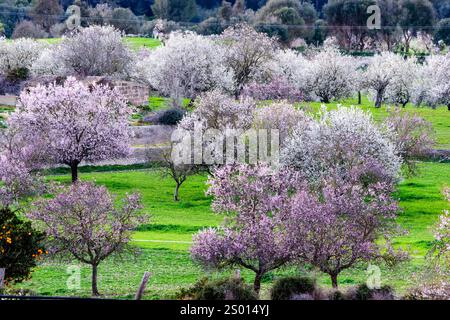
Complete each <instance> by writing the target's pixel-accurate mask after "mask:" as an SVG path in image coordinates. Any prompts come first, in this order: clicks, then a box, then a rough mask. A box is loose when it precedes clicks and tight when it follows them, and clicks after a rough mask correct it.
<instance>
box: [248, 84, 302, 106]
mask: <svg viewBox="0 0 450 320" xmlns="http://www.w3.org/2000/svg"><path fill="white" fill-rule="evenodd" d="M242 96H245V97H251V98H253V99H255V100H259V101H264V100H266V101H267V100H288V101H290V102H299V101H302V100H303V93H302V92H301V91H300V90H298V89H297V88H296V87H294V86H293V85H292V84H290V83H289V82H287V81H286V80H284V79H282V78H275V79H273V80H271V81H270V82H268V83H257V82H252V83H250V84H247V85H246V86H245V87H244V89H243V90H242Z"/></svg>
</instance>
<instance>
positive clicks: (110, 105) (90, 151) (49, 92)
mask: <svg viewBox="0 0 450 320" xmlns="http://www.w3.org/2000/svg"><path fill="white" fill-rule="evenodd" d="M20 102H21V105H20V106H19V107H18V108H17V109H16V111H15V112H14V113H13V114H12V115H11V117H10V118H9V119H8V125H9V126H10V127H11V128H14V129H15V130H17V131H19V132H20V134H21V135H22V136H23V137H24V139H25V141H28V143H29V144H30V145H32V144H33V143H34V142H35V141H43V143H41V146H42V147H43V148H44V149H45V153H46V158H47V160H48V161H49V162H50V163H54V164H65V165H68V166H70V168H71V170H72V180H73V181H76V180H77V179H78V165H79V164H80V163H81V162H82V161H99V160H105V159H111V158H116V157H121V156H124V155H128V154H129V152H130V138H131V131H130V129H129V126H128V117H129V115H130V113H131V110H130V108H129V107H128V106H127V105H126V103H125V100H124V98H123V97H122V96H121V95H120V94H119V92H118V91H117V90H116V89H110V88H109V87H107V86H103V85H97V84H95V85H93V86H92V87H88V86H86V85H84V84H82V83H81V82H78V81H76V80H75V79H74V78H68V79H67V80H66V82H65V83H64V85H63V86H58V85H56V84H51V85H49V86H46V87H45V86H41V85H38V86H37V87H34V88H30V89H29V90H28V91H24V92H22V94H21V95H20Z"/></svg>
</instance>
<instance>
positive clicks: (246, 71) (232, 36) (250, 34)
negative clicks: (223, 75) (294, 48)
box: [219, 24, 278, 97]
mask: <svg viewBox="0 0 450 320" xmlns="http://www.w3.org/2000/svg"><path fill="white" fill-rule="evenodd" d="M219 39H220V42H221V44H222V46H223V47H224V50H225V53H224V54H225V66H226V68H227V69H228V70H230V71H232V73H233V80H234V88H235V95H236V97H237V96H239V94H240V93H241V91H242V89H243V87H244V85H246V84H247V83H249V82H250V81H251V80H252V78H253V77H254V75H255V73H256V72H257V71H258V69H259V68H260V67H261V66H263V65H264V64H266V63H267V62H269V61H270V60H272V59H273V58H274V57H275V53H276V49H277V46H278V45H277V41H276V39H274V38H270V37H268V36H267V35H266V34H264V33H259V32H256V31H255V30H254V29H253V28H252V27H250V26H248V25H247V24H238V25H235V26H232V27H229V28H228V29H226V30H225V31H224V32H223V33H222V34H221V35H220V38H219Z"/></svg>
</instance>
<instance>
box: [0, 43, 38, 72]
mask: <svg viewBox="0 0 450 320" xmlns="http://www.w3.org/2000/svg"><path fill="white" fill-rule="evenodd" d="M0 41H1V40H0ZM41 49H42V45H41V44H40V43H38V42H36V41H34V40H31V39H17V40H14V41H1V43H0V74H2V75H4V76H5V77H7V78H8V80H10V81H19V80H24V79H26V78H27V77H28V74H29V71H30V68H31V66H32V64H33V62H34V61H35V60H36V59H37V58H38V57H39V54H40V50H41Z"/></svg>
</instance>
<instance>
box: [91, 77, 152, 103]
mask: <svg viewBox="0 0 450 320" xmlns="http://www.w3.org/2000/svg"><path fill="white" fill-rule="evenodd" d="M83 82H84V83H87V84H92V83H101V84H107V85H109V86H111V87H113V88H116V89H117V90H118V91H119V92H120V93H121V94H122V95H123V96H124V97H125V98H126V99H127V102H129V103H131V104H132V105H134V106H143V105H148V99H149V94H150V88H149V87H148V86H146V85H144V84H141V83H137V82H132V81H123V80H115V79H108V78H105V77H87V78H86V79H84V80H83Z"/></svg>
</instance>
